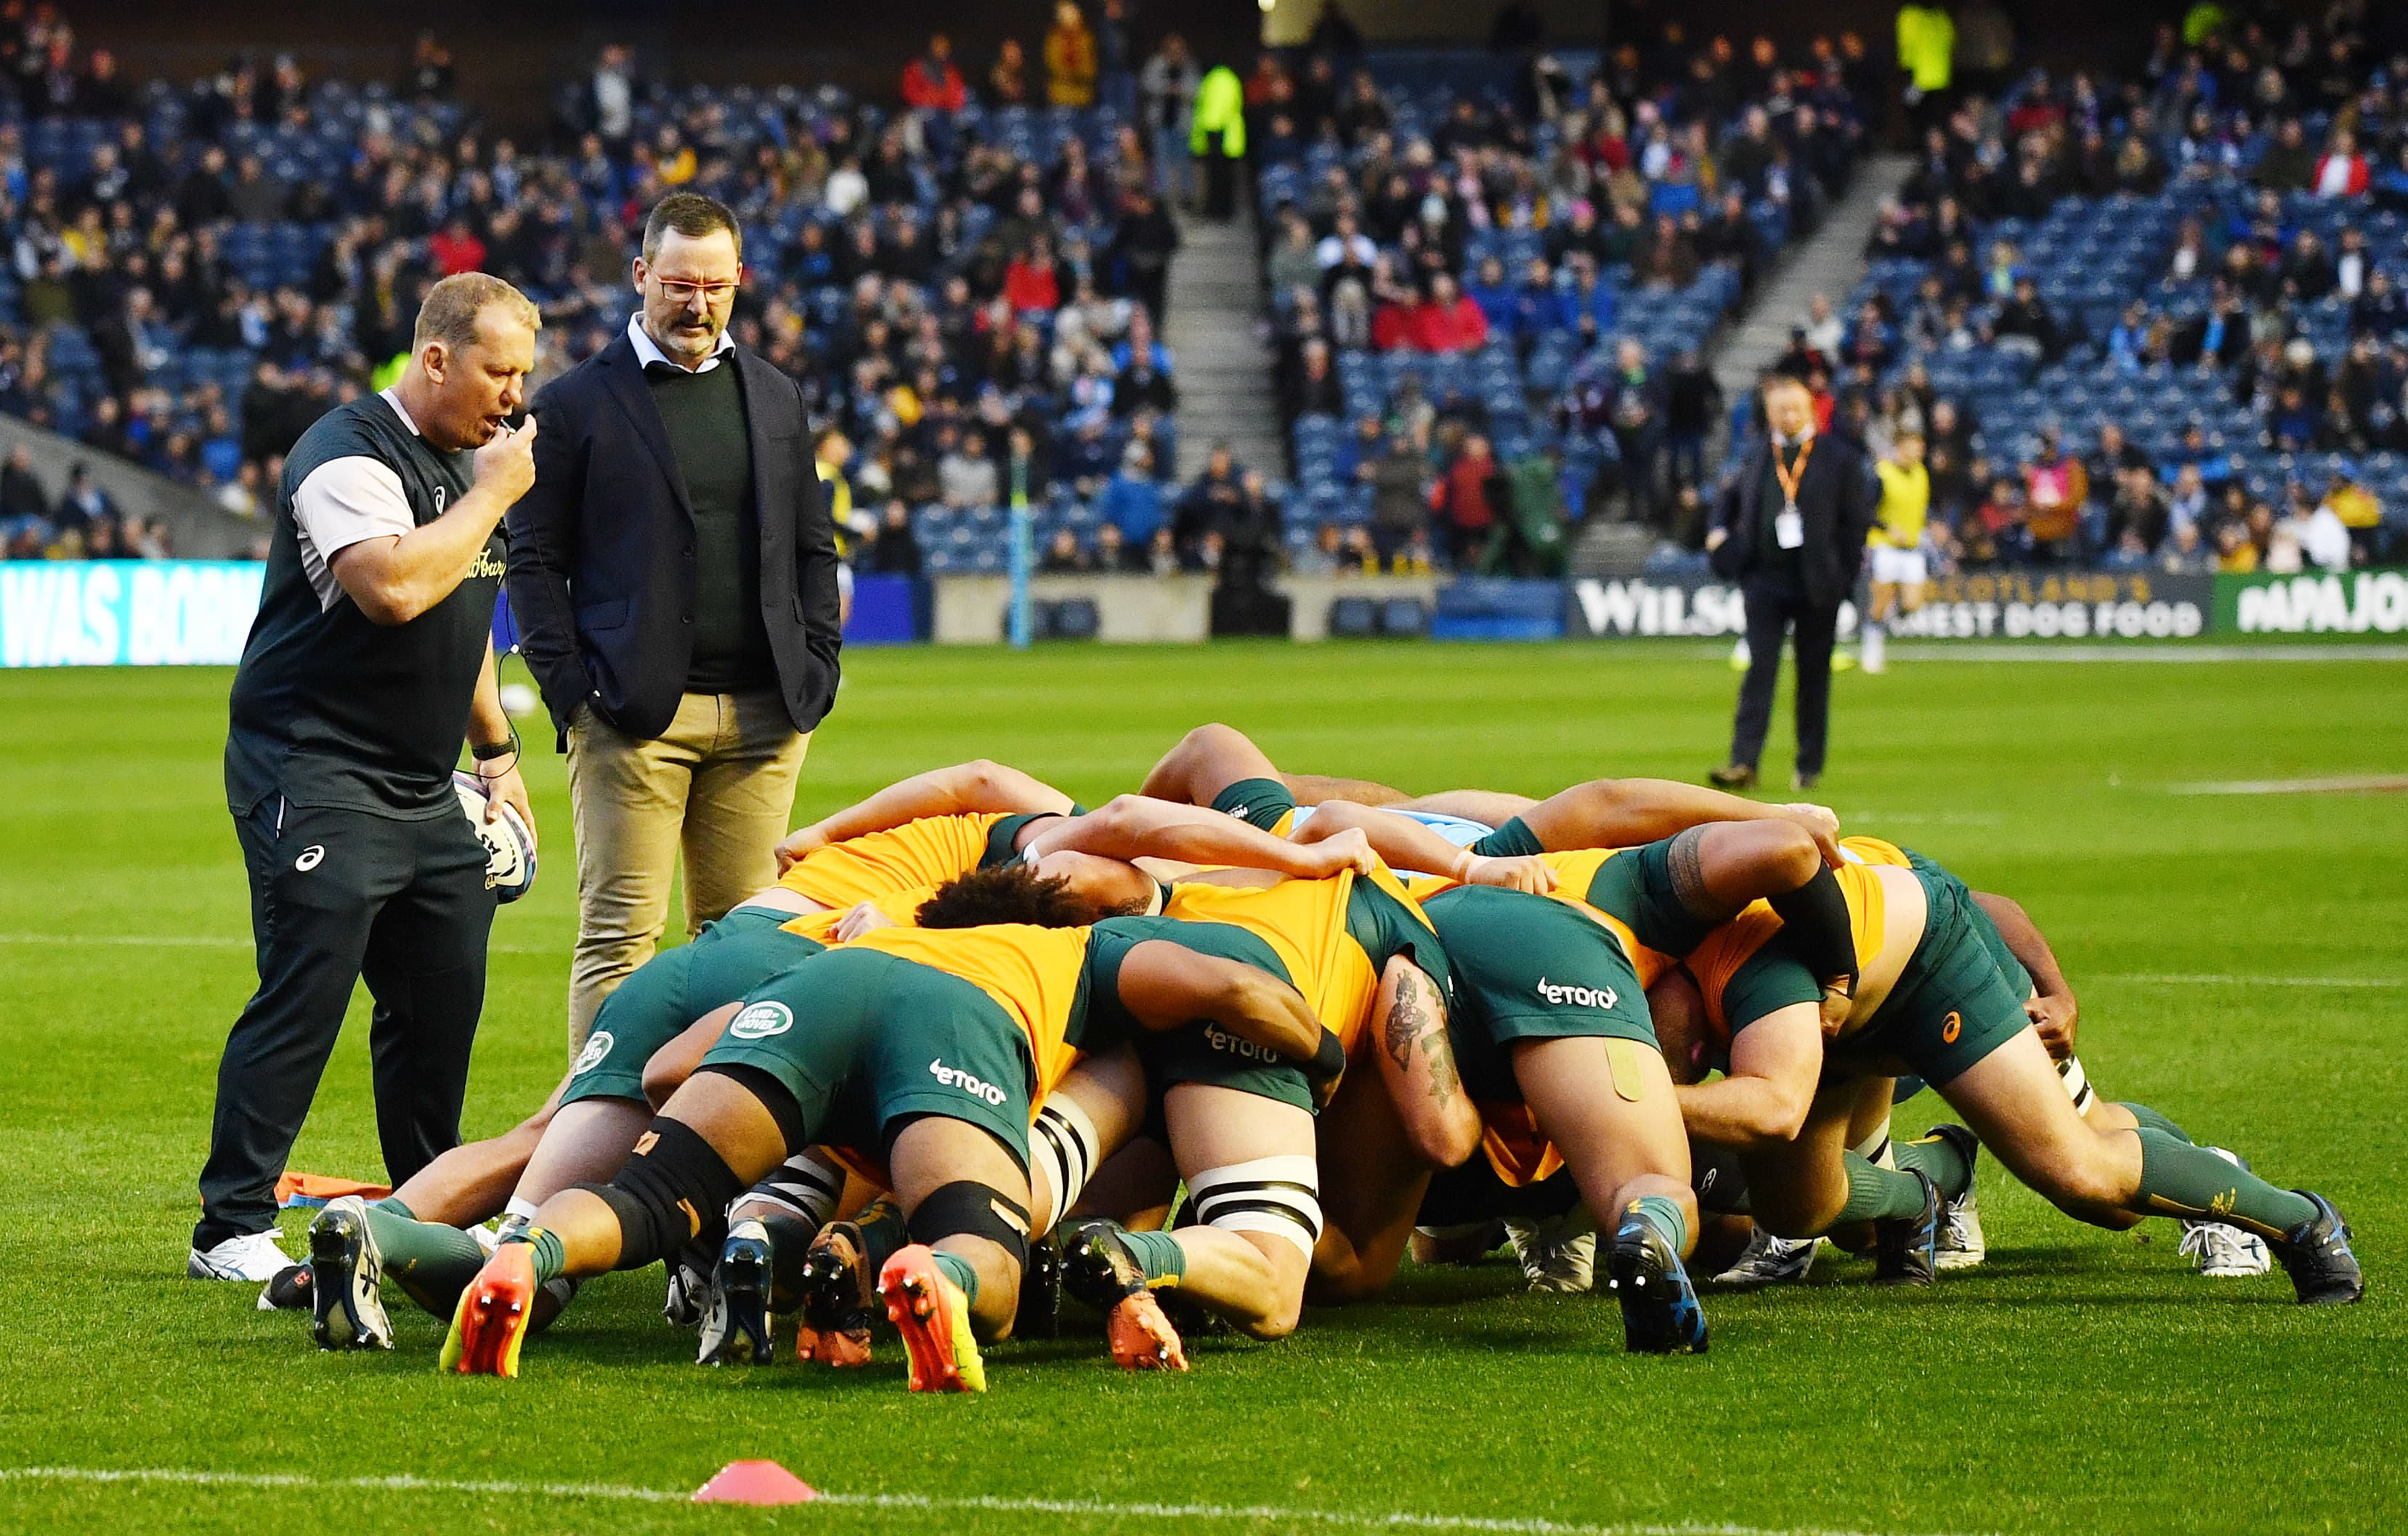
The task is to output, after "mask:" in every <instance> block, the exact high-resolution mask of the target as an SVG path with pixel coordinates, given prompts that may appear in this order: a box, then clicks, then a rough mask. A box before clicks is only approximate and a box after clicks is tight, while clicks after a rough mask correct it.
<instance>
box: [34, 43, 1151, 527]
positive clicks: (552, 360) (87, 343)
mask: <svg viewBox="0 0 2408 1536" xmlns="http://www.w3.org/2000/svg"><path fill="white" fill-rule="evenodd" d="M9 16H10V17H11V18H12V20H10V21H7V23H6V24H5V25H0V81H8V82H13V83H14V85H15V88H16V89H15V93H14V100H11V99H10V98H9V93H8V92H7V90H6V89H5V87H0V233H5V237H6V239H7V249H6V251H5V252H0V256H5V258H6V261H5V263H0V411H7V412H8V413H10V414H12V415H16V416H19V417H22V418H23V419H25V420H30V421H32V422H34V423H36V424H37V425H41V426H45V427H49V428H50V429H52V430H54V431H58V432H61V433H63V434H65V435H67V436H69V437H72V438H75V439H77V440H79V442H81V443H82V444H84V445H85V446H87V447H89V448H93V449H94V450H97V451H101V452H108V453H114V454H119V455H122V456H123V457H126V458H129V459H131V460H133V461H135V462H138V463H140V464H143V465H146V466H148V467H149V468H151V469H153V470H156V471H159V472H160V473H162V474H165V475H167V476H172V477H174V478H176V479H178V480H180V481H184V482H186V483H188V484H191V485H193V486H194V487H196V488H197V489H199V490H201V491H203V492H205V493H206V494H208V496H210V497H212V498H213V499H215V500H216V501H217V502H218V503H219V504H220V505H223V506H224V507H226V508H227V509H229V510H231V511H233V512H236V513H237V514H241V515H245V516H257V515H259V514H260V513H261V512H262V510H263V509H264V505H265V503H266V502H267V501H268V500H269V499H270V498H271V497H272V495H273V492H274V486H275V483H276V479H277V477H278V476H279V473H280V470H281V462H282V455H283V454H284V452H285V451H286V450H287V449H288V448H290V447H291V445H292V444H293V442H294V440H295V439H296V438H297V437H298V435H299V434H300V433H301V432H302V431H303V430H304V429H305V428H306V427H307V426H308V423H309V422H311V421H312V420H316V418H317V417H318V416H319V415H321V414H322V413H323V411H325V410H326V409H327V408H329V407H330V406H332V405H336V404H337V403H339V402H341V401H343V400H345V399H348V398H351V397H353V396H354V395H356V394H357V393H359V392H360V391H365V390H368V389H372V388H375V387H377V386H378V385H380V384H381V383H382V382H384V381H385V379H386V377H389V376H390V375H391V374H392V373H393V372H394V371H395V370H396V368H397V365H398V361H399V359H400V358H401V357H402V356H403V355H404V354H406V352H407V349H408V347H409V327H410V324H411V320H412V317H413V316H414V315H415V313H416V309H417V306H418V300H419V297H420V295H421V294H422V293H423V291H424V290H425V288H426V287H428V286H429V285H431V284H432V283H433V282H434V281H435V280H436V279H437V278H438V277H443V276H445V275H447V274H450V273H452V272H458V271H466V270H470V269H472V268H473V269H481V270H486V271H491V272H494V273H496V274H498V275H500V276H502V277H507V278H509V280H510V281H511V282H513V283H515V284H517V285H518V286H520V287H521V288H522V289H523V290H524V291H525V292H528V293H529V295H530V296H532V297H534V298H536V299H537V300H538V303H539V304H540V305H541V306H542V309H543V314H544V320H545V325H544V329H543V332H542V334H541V342H540V352H539V358H538V377H537V380H536V382H537V383H538V385H539V384H540V383H541V381H542V380H543V379H544V378H547V377H552V376H554V375H556V374H557V373H558V372H560V371H561V370H563V369H565V368H566V367H567V366H569V365H570V364H571V363H574V362H576V361H577V360H579V359H581V358H582V357H584V356H587V355H590V354H591V353H592V352H593V351H595V350H596V349H598V348H600V347H601V346H603V345H605V344H606V343H607V341H608V340H609V337H610V336H611V335H613V334H616V333H617V332H618V331H619V330H620V329H621V328H622V327H623V326H624V321H625V317H626V315H627V314H628V312H629V311H630V308H631V306H632V305H633V302H634V301H633V299H632V297H631V295H630V293H629V292H628V289H627V280H628V279H627V267H628V260H629V257H630V256H631V254H632V252H633V249H634V248H633V240H634V235H635V234H636V232H637V231H638V228H639V226H640V222H641V220H642V217H643V215H644V212H645V211H646V210H647V209H648V208H649V207H650V206H652V203H653V202H654V201H656V200H657V199H658V198H659V197H660V196H662V195H663V194H665V193H666V192H669V191H672V190H677V189H687V190H694V191H699V192H708V193H710V194H711V195H713V196H716V197H718V198H720V199H721V200H722V201H724V202H726V203H727V204H729V205H730V206H732V207H733V208H735V209H736V211H737V212H738V215H739V217H740V218H741V220H743V223H744V228H745V248H744V256H745V261H746V267H747V282H746V286H745V289H744V291H743V292H742V294H741V296H740V297H739V299H738V306H737V311H736V318H735V320H734V322H733V325H732V329H733V331H734V333H735V334H736V335H737V337H738V340H739V341H742V342H743V343H745V344H746V345H748V346H751V347H753V348H756V349H758V350H759V351H760V352H762V353H763V355H765V356H766V357H767V358H768V359H769V360H770V361H771V362H773V363H776V364H777V365H778V366H780V367H781V368H782V369H784V370H786V371H787V372H788V373H789V374H791V375H792V376H793V377H796V379H797V380H798V381H799V382H800V383H801V384H802V386H803V388H804V390H805V391H806V394H807V396H808V398H809V400H810V408H811V410H812V413H813V416H814V419H815V420H818V421H819V422H821V423H823V424H824V425H825V426H826V427H828V428H830V429H834V430H835V431H837V432H839V433H840V434H841V435H842V437H843V439H844V441H845V442H846V443H847V444H848V446H849V448H850V453H849V456H848V457H847V459H846V460H845V461H844V462H843V463H842V465H841V471H840V472H841V473H842V474H843V475H844V476H846V477H847V478H848V480H849V482H850V483H849V492H851V493H853V494H857V495H858V496H859V498H860V501H859V505H858V507H857V508H856V509H855V510H854V511H853V512H852V514H851V517H852V519H853V523H854V527H853V530H852V532H853V534H854V535H855V539H854V542H855V543H856V544H857V545H858V547H859V548H860V549H861V551H863V553H864V558H867V550H868V549H870V548H874V547H875V546H876V544H877V543H878V542H879V540H880V538H881V536H882V532H883V531H884V530H887V529H889V528H890V527H892V526H893V525H894V523H895V522H896V520H897V519H896V518H895V517H894V516H892V515H891V514H890V511H889V504H891V503H896V502H899V503H900V504H902V505H903V506H904V507H907V508H912V509H917V508H922V507H925V506H930V505H934V506H938V507H940V508H943V507H951V508H960V509H965V510H968V509H970V508H971V507H972V506H973V505H975V506H976V508H977V509H978V510H980V511H987V510H991V509H994V508H997V507H1003V506H1007V505H1010V504H1011V503H1012V502H1015V501H1019V500H1021V499H1023V498H1025V499H1026V500H1027V501H1029V502H1031V503H1050V504H1054V505H1058V504H1059V503H1060V502H1061V500H1062V499H1063V498H1065V497H1068V496H1071V495H1075V496H1078V497H1081V498H1094V497H1100V496H1102V495H1103V493H1104V492H1105V491H1106V490H1107V488H1108V486H1109V485H1111V483H1113V482H1119V481H1125V480H1128V479H1130V478H1132V477H1143V478H1145V479H1147V480H1148V481H1151V480H1152V479H1153V478H1154V477H1156V476H1167V475H1168V474H1169V473H1170V472H1171V469H1172V467H1173V465H1174V463H1175V457H1174V451H1173V449H1174V437H1173V433H1172V428H1171V425H1170V412H1171V410H1172V409H1173V407H1174V405H1175V404H1176V400H1177V386H1176V383H1175V376H1174V370H1173V365H1172V360H1171V358H1170V355H1169V353H1168V349H1167V348H1164V347H1163V346H1162V345H1161V343H1160V341H1159V339H1158V330H1157V327H1158V324H1159V321H1160V320H1161V318H1162V311H1163V306H1164V302H1165V299H1166V297H1167V275H1168V267H1169V263H1170V258H1171V254H1172V252H1173V251H1175V249H1177V246H1178V242H1179V234H1178V229H1177V226H1176V224H1175V223H1174V221H1173V220H1172V219H1171V217H1170V214H1169V212H1168V208H1167V207H1166V206H1165V202H1164V199H1163V198H1162V196H1161V195H1160V192H1161V191H1162V190H1163V189H1165V188H1169V187H1172V186H1174V185H1175V184H1176V183H1177V180H1178V177H1177V175H1176V172H1177V170H1178V167H1176V166H1171V165H1165V164H1162V163H1161V161H1160V159H1159V158H1158V157H1159V154H1160V153H1162V152H1166V151H1168V150H1169V149H1171V148H1172V145H1171V143H1170V141H1169V139H1168V135H1156V134H1154V133H1152V132H1149V121H1148V120H1147V119H1146V118H1145V117H1144V115H1143V112H1144V111H1154V112H1157V113H1168V112H1172V111H1175V110H1176V109H1177V106H1176V102H1175V101H1168V102H1166V101H1158V100H1149V101H1148V102H1147V104H1146V105H1145V107H1144V108H1143V109H1142V110H1141V109H1140V107H1139V105H1138V94H1139V92H1138V80H1137V77H1136V75H1135V73H1134V71H1133V70H1132V68H1131V67H1130V65H1131V61H1130V58H1129V38H1128V34H1127V28H1126V24H1125V21H1124V20H1123V18H1122V15H1121V10H1120V7H1119V5H1118V4H1117V3H1116V0H1115V3H1108V4H1106V5H1104V6H1103V7H1100V9H1099V11H1098V13H1097V24H1096V25H1095V26H1094V27H1092V28H1091V27H1090V26H1089V25H1088V23H1087V21H1086V18H1085V15H1084V14H1083V13H1082V11H1081V9H1080V7H1077V6H1075V5H1069V4H1065V5H1062V6H1059V7H1056V8H1055V9H1054V12H1053V16H1054V22H1053V27H1052V30H1051V31H1050V32H1049V33H1048V35H1047V37H1046V40H1045V43H1044V46H1043V50H1042V60H1043V67H1044V71H1045V73H1044V83H1043V85H1042V86H1041V87H1040V88H1039V90H1040V91H1041V93H1042V96H1043V102H1042V103H1041V104H1039V105H1033V106H1031V105H1025V103H1026V102H1027V101H1028V99H1029V96H1030V88H1029V86H1028V85H1027V84H1026V82H1025V80H1020V79H1018V78H1015V77H1014V73H1013V69H1014V67H1017V66H1012V64H1011V53H1010V52H1009V51H1008V52H1007V56H1006V57H1005V58H1003V59H999V60H998V61H997V63H996V69H994V70H992V71H988V72H986V74H985V75H984V77H983V78H982V79H981V80H980V81H979V82H978V83H977V84H976V85H971V84H967V83H966V82H965V81H964V79H963V78H962V74H961V70H960V68H959V66H957V65H956V64H954V63H953V60H952V57H951V49H950V48H949V46H948V45H947V43H946V40H945V39H944V38H942V37H938V38H933V39H931V41H930V43H929V45H928V47H927V49H926V50H925V52H924V53H923V54H921V55H920V56H919V57H916V58H915V59H913V60H912V61H910V63H909V64H908V65H907V66H906V67H905V68H903V69H902V70H901V71H900V72H899V73H900V79H899V82H898V85H899V89H898V94H899V95H900V96H901V97H902V98H903V101H904V107H903V109H901V110H890V109H889V108H888V107H886V106H883V105H882V104H878V103H871V102H857V101H854V100H853V99H851V98H850V97H848V96H846V95H845V94H844V93H842V92H839V91H836V90H834V89H832V88H823V89H818V90H813V91H805V90H803V89H800V88H795V87H783V88H779V89H777V90H774V91H762V92H756V91H753V90H751V89H748V88H742V87H737V88H730V89H726V90H719V91H706V90H701V89H694V90H687V91H682V92H670V91H668V90H667V89H666V88H665V87H664V86H662V85H661V84H660V83H658V82H657V81H654V80H652V79H651V78H648V77H647V76H646V74H645V73H644V71H643V69H642V67H641V65H640V64H639V62H638V59H637V57H636V55H635V54H634V53H633V52H632V51H631V50H629V49H627V48H624V47H620V46H611V47H608V48H605V49H603V50H600V51H599V53H598V55H597V56H596V57H595V61H594V63H593V64H592V65H591V67H590V68H589V69H587V70H585V71H583V72H582V73H581V74H580V76H579V77H578V78H574V79H572V80H570V81H568V82H566V84H565V85H564V86H563V87H562V89H561V91H560V92H559V101H558V110H557V115H556V116H557V121H556V123H555V126H554V129H553V131H552V133H551V135H549V136H548V139H547V141H546V142H544V143H542V144H540V145H522V144H519V143H516V142H514V141H512V140H511V139H509V138H507V137H497V136H495V135H489V134H488V133H486V132H485V131H483V129H482V128H481V127H480V125H479V123H478V121H477V120H476V118H475V116H474V115H473V114H472V113H470V112H468V111H467V110H466V108H465V107H462V106H461V105H460V104H459V103H457V102H456V101H455V100H453V99H452V87H453V79H452V67H451V64H450V59H449V55H448V54H447V53H446V52H445V51H444V50H443V47H442V45H441V43H440V42H439V41H438V40H437V39H436V38H435V37H433V36H427V37H424V38H423V39H422V40H421V41H420V43H419V45H418V47H417V49H416V50H415V51H414V53H413V55H412V57H411V59H410V61H409V64H408V67H407V68H406V69H405V70H404V71H403V72H402V73H401V75H400V77H399V78H395V79H393V80H387V81H347V80H340V79H324V80H320V79H312V78H308V77H307V76H306V75H305V74H304V72H303V70H302V69H301V68H300V66H299V65H298V64H296V63H295V62H294V60H293V59H292V58H291V57H289V56H279V57H276V58H274V59H272V60H267V61H260V60H254V59H251V58H241V59H236V60H235V61H232V62H230V63H229V64H227V65H226V67H225V68H224V69H223V70H222V71H220V72H219V73H217V74H215V75H214V76H211V77H209V78H204V79H201V80H198V81H194V82H191V83H190V84H183V85H179V84H172V83H169V82H164V81H161V82H150V83H148V84H145V85H142V86H139V87H136V86H133V85H130V84H128V83H126V82H124V81H122V80H121V79H120V78H118V76H117V74H116V68H115V64H114V61H112V60H111V59H110V58H109V57H108V54H107V53H106V52H105V51H103V50H84V49H82V48H80V47H79V45H78V43H77V41H76V39H75V36H74V34H73V32H72V30H71V29H70V27H69V25H68V23H66V22H65V21H60V20H57V19H56V18H55V16H54V15H53V13H52V12H51V11H50V7H31V8H29V9H27V10H26V11H24V12H22V13H20V12H18V11H17V10H16V9H15V7H11V8H10V11H9ZM28 18H31V19H30V20H28ZM1168 51H1172V52H1179V53H1183V50H1178V49H1177V48H1176V47H1175V45H1173V47H1172V48H1171V49H1170V50H1168ZM1155 73H1156V74H1157V75H1162V74H1164V73H1165V72H1162V71H1156V72H1155ZM1187 78H1192V71H1190V72H1188V77H1187ZM1182 80H1183V75H1182V72H1181V71H1180V70H1178V69H1176V68H1173V69H1171V70H1169V71H1168V75H1167V79H1164V80H1161V81H1158V82H1157V83H1158V85H1159V86H1160V89H1161V91H1163V92H1168V93H1169V94H1170V95H1171V96H1172V97H1175V96H1176V95H1177V93H1178V92H1179V91H1180V90H1181V89H1182ZM1131 499H1132V497H1131V496H1130V495H1129V494H1127V493H1123V495H1122V500H1123V501H1124V502H1125V501H1128V500H1131ZM43 502H44V510H43V511H42V512H41V513H40V514H39V515H38V516H36V515H35V514H34V513H33V511H32V508H33V503H34V497H33V496H32V494H31V493H30V492H29V491H27V492H22V493H21V495H20V497H19V500H18V502H17V503H15V504H12V505H11V508H10V517H11V522H10V525H9V526H10V545H11V548H17V549H24V548H39V549H41V550H43V551H46V552H49V551H67V550H71V549H74V548H78V547H79V546H80V547H81V548H84V549H86V550H90V549H93V548H103V549H107V548H112V547H114V548H122V547H124V546H125V545H126V543H127V542H128V541H127V540H125V539H122V538H119V539H110V538H108V537H106V536H100V537H94V536H93V535H91V534H90V533H88V532H87V531H86V530H85V528H84V527H83V526H81V525H79V524H78V523H77V521H76V519H75V518H74V517H72V516H70V515H68V514H65V513H62V512H60V511H59V507H60V506H61V505H65V503H64V502H61V501H54V500H51V499H50V498H47V497H45V498H43ZM20 509H22V512H21V510H20ZM900 520H901V521H903V522H905V523H907V524H908V523H910V522H911V521H912V520H913V519H912V517H911V516H910V515H906V516H904V517H903V518H902V519H900ZM78 533H80V534H82V535H83V536H82V537H81V538H80V539H79V538H76V537H73V536H71V535H73V534H78ZM897 542H898V543H899V542H901V541H897ZM919 542H922V543H929V544H931V545H932V547H931V548H930V549H929V556H930V563H931V564H934V565H938V566H941V564H942V562H943V561H944V559H945V558H946V553H945V551H946V548H947V546H946V545H945V543H944V541H942V540H935V541H929V540H925V539H923V540H921V541H919ZM886 558H887V559H888V560H889V561H890V562H891V561H893V560H894V559H895V558H896V557H886Z"/></svg>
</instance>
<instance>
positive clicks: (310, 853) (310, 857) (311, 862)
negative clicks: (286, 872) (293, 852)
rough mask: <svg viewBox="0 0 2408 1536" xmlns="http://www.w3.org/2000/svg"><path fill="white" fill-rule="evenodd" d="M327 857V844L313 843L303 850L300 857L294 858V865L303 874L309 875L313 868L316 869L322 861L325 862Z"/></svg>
mask: <svg viewBox="0 0 2408 1536" xmlns="http://www.w3.org/2000/svg"><path fill="white" fill-rule="evenodd" d="M325 858H326V845H325V844H323V843H312V844H310V845H309V846H308V847H306V848H303V849H302V850H301V857H300V858H298V859H295V860H293V867H294V869H297V870H299V871H300V872H301V873H302V874H304V875H307V874H308V873H309V872H310V871H311V870H313V869H316V868H317V867H318V866H319V865H320V864H321V863H322V862H324V860H325Z"/></svg>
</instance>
